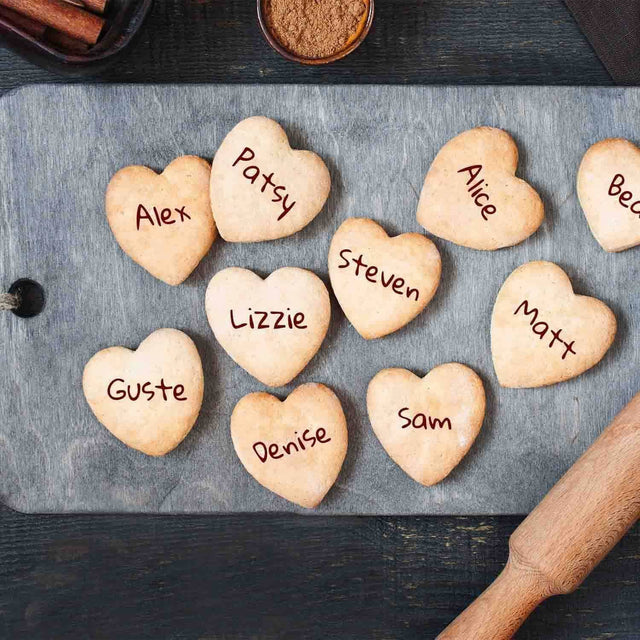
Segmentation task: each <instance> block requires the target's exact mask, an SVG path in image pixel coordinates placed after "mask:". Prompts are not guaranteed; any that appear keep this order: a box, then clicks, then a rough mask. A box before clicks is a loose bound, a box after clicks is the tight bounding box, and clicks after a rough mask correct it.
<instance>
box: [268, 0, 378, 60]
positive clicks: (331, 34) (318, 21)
mask: <svg viewBox="0 0 640 640" xmlns="http://www.w3.org/2000/svg"><path fill="white" fill-rule="evenodd" d="M367 10H368V2H367V1H365V0H263V13H264V18H265V22H266V25H267V28H268V29H269V31H270V32H271V34H272V35H273V37H274V38H275V39H276V40H277V41H278V42H279V43H280V45H281V46H282V47H284V48H285V49H286V50H287V51H289V52H291V53H293V54H294V55H296V56H299V57H300V58H307V59H321V58H330V57H332V56H335V55H336V54H338V53H340V52H341V51H343V50H344V49H346V48H347V47H348V46H349V45H350V44H351V43H352V42H353V41H354V40H355V38H356V37H357V36H358V35H359V33H360V32H361V31H362V28H363V27H364V23H365V20H366V17H367Z"/></svg>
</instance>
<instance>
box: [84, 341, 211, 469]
mask: <svg viewBox="0 0 640 640" xmlns="http://www.w3.org/2000/svg"><path fill="white" fill-rule="evenodd" d="M82 388H83V390H84V395H85V397H86V399H87V402H88V403H89V406H90V407H91V410H92V411H93V413H94V414H95V416H96V418H97V419H98V420H99V421H100V422H101V423H102V424H103V425H104V426H105V427H106V428H107V429H108V430H109V431H110V432H111V433H112V434H113V435H114V436H115V437H116V438H118V439H119V440H121V441H122V442H124V443H125V444H126V445H127V446H129V447H131V448H133V449H137V450H138V451H142V453H146V454H147V455H150V456H162V455H164V454H165V453H168V452H169V451H171V450H172V449H175V447H177V446H178V445H179V444H180V443H181V442H182V440H184V438H185V437H186V436H187V434H188V433H189V431H191V428H192V427H193V425H194V423H195V421H196V419H197V418H198V414H199V413H200V407H201V405H202V396H203V393H204V375H203V373H202V362H201V361H200V356H199V355H198V350H197V349H196V346H195V344H194V343H193V341H192V340H191V338H189V336H187V335H186V334H184V333H182V331H178V330H177V329H158V331H154V332H153V333H152V334H151V335H150V336H149V337H148V338H146V339H145V340H144V341H143V342H142V343H141V344H140V346H139V347H138V349H137V350H136V351H131V350H130V349H126V348H125V347H109V348H108V349H103V350H102V351H99V352H98V353H96V355H94V356H93V358H91V360H89V362H87V365H86V366H85V368H84V374H83V376H82Z"/></svg>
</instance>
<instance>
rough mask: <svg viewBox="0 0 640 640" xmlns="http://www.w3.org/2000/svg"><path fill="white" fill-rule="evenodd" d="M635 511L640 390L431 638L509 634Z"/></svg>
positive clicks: (583, 573) (499, 639)
mask: <svg viewBox="0 0 640 640" xmlns="http://www.w3.org/2000/svg"><path fill="white" fill-rule="evenodd" d="M638 518H640V393H638V394H636V395H635V396H634V397H633V399H632V400H631V402H629V404H628V405H627V406H626V407H625V408H624V409H623V410H622V411H621V412H620V413H619V414H618V415H617V416H616V417H615V419H614V420H613V422H612V423H611V424H610V425H609V426H608V427H607V428H606V429H605V430H604V432H603V433H602V434H601V435H600V437H599V438H598V439H597V440H596V441H595V442H594V443H593V444H592V445H591V447H589V449H587V451H586V452H585V453H584V454H583V455H582V457H581V458H580V459H579V460H578V461H577V462H576V463H575V464H574V465H573V467H571V469H569V471H567V473H566V474H565V475H564V476H563V477H562V478H561V479H560V480H559V482H558V483H557V484H556V485H555V486H554V487H553V488H552V489H551V491H549V493H548V494H547V495H546V496H545V498H544V499H543V500H542V502H541V503H540V504H539V505H538V506H537V507H536V508H535V509H534V510H533V511H532V512H531V513H530V514H529V516H528V517H527V518H526V519H525V520H524V521H523V522H522V524H521V525H520V526H519V527H518V528H517V529H516V530H515V531H514V532H513V534H512V536H511V539H510V540H509V560H508V562H507V565H506V566H505V568H504V569H503V570H502V573H501V574H500V575H499V576H498V577H497V578H496V580H495V582H494V583H493V584H492V585H491V586H490V587H489V588H488V589H487V590H486V591H485V592H484V593H482V594H481V595H480V596H479V597H478V599H477V600H476V601H475V602H473V603H472V604H471V605H470V606H469V607H468V608H467V609H466V610H465V611H463V612H462V614H460V615H459V616H458V617H457V618H456V619H455V620H454V621H453V622H452V623H451V624H450V625H449V626H448V627H447V628H446V629H445V630H444V631H443V632H442V633H441V634H440V635H439V636H438V638H437V640H508V639H509V638H511V637H512V636H513V634H514V633H515V632H516V631H517V630H518V629H519V628H520V626H521V625H522V623H523V622H524V621H525V620H526V619H527V617H528V616H529V614H530V613H531V612H532V611H533V610H534V609H535V608H536V607H537V606H538V605H539V604H540V603H541V602H542V601H543V600H546V599H547V598H548V597H549V596H553V595H559V594H562V593H570V592H571V591H573V590H574V589H577V588H578V587H579V586H580V584H581V583H582V581H583V580H584V579H585V578H586V577H587V576H588V575H589V573H590V572H591V570H592V569H593V568H594V567H595V566H596V565H597V564H598V563H599V562H600V561H601V560H602V559H603V558H604V557H605V556H606V555H607V553H609V551H610V550H611V549H612V548H613V547H614V546H615V545H616V544H617V543H618V541H619V540H620V538H622V536H624V534H625V533H626V532H627V531H628V530H629V529H630V528H631V527H632V526H633V524H634V523H635V522H636V521H637V520H638Z"/></svg>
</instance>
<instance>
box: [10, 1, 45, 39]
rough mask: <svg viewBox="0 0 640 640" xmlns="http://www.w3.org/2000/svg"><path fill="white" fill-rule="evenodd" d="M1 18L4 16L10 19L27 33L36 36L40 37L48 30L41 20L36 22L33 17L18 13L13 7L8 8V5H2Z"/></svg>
mask: <svg viewBox="0 0 640 640" xmlns="http://www.w3.org/2000/svg"><path fill="white" fill-rule="evenodd" d="M0 18H4V19H5V20H8V21H9V22H11V24H13V25H14V26H16V27H19V28H20V29H22V31H24V32H25V33H28V34H29V35H31V36H35V37H36V38H39V37H40V36H42V34H43V33H44V32H45V30H46V28H47V27H46V26H45V25H43V24H42V23H41V22H36V21H35V20H32V19H31V18H27V17H26V16H23V15H22V14H20V13H16V12H15V11H12V10H11V9H7V8H6V7H0Z"/></svg>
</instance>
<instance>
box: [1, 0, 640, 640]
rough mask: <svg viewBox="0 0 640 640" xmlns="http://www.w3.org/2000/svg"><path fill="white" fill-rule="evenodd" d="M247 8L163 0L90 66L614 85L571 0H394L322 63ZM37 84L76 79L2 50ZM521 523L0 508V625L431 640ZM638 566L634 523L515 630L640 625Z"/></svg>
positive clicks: (162, 634) (595, 632) (4, 69)
mask: <svg viewBox="0 0 640 640" xmlns="http://www.w3.org/2000/svg"><path fill="white" fill-rule="evenodd" d="M252 5H253V3H252V2H250V1H248V0H227V1H226V2H218V1H217V0H209V2H200V1H196V0H158V1H157V2H156V4H155V6H154V9H153V13H152V15H151V17H150V20H149V22H148V23H147V25H146V27H145V30H144V33H143V34H142V37H141V38H140V40H139V41H138V43H137V44H136V45H135V48H134V49H133V50H132V52H131V54H130V55H129V56H127V57H126V58H124V59H123V60H122V61H121V62H119V63H118V64H117V65H116V66H115V67H113V68H112V69H111V70H110V71H109V72H107V73H105V74H103V75H102V76H101V77H99V78H95V79H90V81H98V82H100V81H114V82H145V81H147V80H149V81H168V82H172V81H173V82H181V81H183V80H185V81H190V82H216V81H228V82H247V81H255V82H282V81H291V82H327V83H330V82H335V81H338V82H391V83H423V82H424V83H428V82H443V83H458V82H465V83H469V82H472V83H486V82H495V83H500V84H510V83H525V84H526V83H529V84H530V83H533V84H554V83H559V84H609V83H610V79H609V76H608V75H607V73H606V71H605V70H604V68H603V67H602V65H601V64H600V63H599V61H598V59H597V58H596V56H595V54H594V53H593V51H592V49H591V48H590V47H589V45H588V44H587V42H586V39H585V38H584V37H583V35H582V34H581V33H580V31H579V30H578V28H577V27H576V25H575V23H574V22H573V20H572V18H571V16H570V14H569V12H568V11H567V9H566V7H565V6H564V4H563V3H562V2H561V0H540V1H539V2H535V3H534V2H531V1H530V0H511V1H509V0H507V1H503V2H493V1H484V2H477V1H476V0H430V1H426V0H384V1H381V2H379V3H378V7H377V19H376V24H375V27H374V31H373V32H372V34H370V36H369V39H368V40H367V42H366V43H365V44H364V45H363V47H362V48H361V49H359V50H358V52H357V53H356V54H354V55H353V56H351V58H349V59H347V60H344V61H343V62H341V63H339V64H338V65H335V66H333V67H330V68H326V69H325V68H323V69H305V68H302V67H296V66H295V65H292V64H290V63H287V62H285V61H282V60H280V59H279V58H278V57H277V56H276V54H274V53H272V52H271V51H270V49H269V48H268V47H267V45H266V43H264V42H262V39H261V36H260V34H259V33H258V30H257V26H256V25H255V24H254V23H252V22H251V21H250V20H252V18H253V15H252V12H253V7H252ZM416 9H419V14H416ZM416 15H419V18H418V20H416ZM43 81H47V82H60V81H65V80H64V79H62V78H60V77H58V76H55V75H53V74H51V73H49V72H47V71H44V70H41V69H39V68H37V67H36V66H34V65H32V64H31V63H29V62H26V61H24V60H23V59H21V58H19V57H18V56H17V55H16V54H14V53H13V52H11V51H7V50H4V49H3V50H0V91H7V90H9V89H12V88H14V87H17V86H19V85H21V84H24V83H33V82H43ZM519 521H520V520H519V519H518V518H514V517H499V518H496V517H493V518H314V519H300V518H295V517H291V516H288V517H284V516H250V517H248V516H234V517H226V516H225V517H219V516H218V517H175V516H164V517H157V516H153V517H149V516H104V517H96V516H74V517H59V516H33V517H32V516H22V515H20V514H16V513H13V512H10V511H0V636H1V637H7V638H14V637H16V638H21V637H28V638H30V639H33V640H38V639H39V638H43V639H46V640H50V639H51V638H52V637H55V638H78V637H93V638H108V639H111V638H113V637H118V638H121V639H122V640H127V639H128V638H132V639H135V640H142V639H144V638H147V637H148V638H154V640H156V639H157V638H163V639H169V640H174V639H176V640H177V639H180V640H183V639H186V638H189V639H191V638H208V639H213V638H215V639H216V640H230V639H233V640H249V639H252V640H253V639H255V638H265V639H270V638H274V639H275V638H278V639H283V640H288V638H292V639H293V640H300V638H302V637H304V638H309V639H311V640H314V639H315V638H321V639H322V640H326V638H327V637H331V638H336V639H337V640H342V639H344V640H351V639H353V638H357V639H360V638H363V637H366V638H372V639H374V640H387V639H389V640H390V639H392V638H393V639H394V640H396V639H397V640H411V639H414V638H415V639H418V638H419V639H421V640H423V639H425V638H430V637H435V635H436V634H437V633H439V632H440V631H441V630H442V629H443V628H444V626H445V625H446V624H447V623H448V622H449V621H451V620H452V619H453V618H454V617H455V616H456V615H457V614H458V613H459V612H460V611H461V610H462V609H463V608H464V607H465V606H466V605H467V604H469V603H470V602H471V600H473V598H474V597H475V596H477V595H478V594H479V593H480V592H481V591H482V590H483V589H484V588H485V587H486V586H487V585H488V584H489V583H490V582H491V580H493V578H494V577H495V576H496V575H497V573H498V572H499V571H500V568H501V567H502V566H503V564H504V562H505V560H506V557H507V543H506V541H507V538H508V536H509V535H510V534H511V533H512V531H513V530H514V529H515V528H516V526H517V525H518V523H519ZM639 573H640V528H639V527H637V526H636V527H635V528H634V529H633V530H632V531H631V532H630V533H629V534H628V535H627V536H626V537H625V538H624V539H623V540H622V542H621V543H620V544H619V545H618V546H617V547H616V548H615V549H614V550H613V551H612V553H611V554H610V555H609V556H608V557H607V559H606V561H605V562H604V563H603V564H602V565H600V567H598V568H597V569H596V571H595V572H594V573H593V574H592V575H591V576H590V577H589V579H588V580H587V581H586V582H585V583H584V584H583V586H582V587H580V588H579V589H578V590H577V591H576V592H575V593H574V594H572V595H571V596H568V597H564V598H554V599H551V600H549V601H547V602H545V603H543V604H542V605H541V606H540V607H539V608H538V610H537V611H536V613H535V614H534V615H533V616H532V617H531V618H530V619H529V620H528V621H527V622H526V623H525V625H524V627H523V628H522V629H521V630H520V632H519V634H518V636H517V638H518V640H540V638H545V639H549V640H610V639H614V640H640V631H639V629H640V604H639V603H640V582H639V580H638V574H639ZM314 602H319V603H320V605H321V606H319V607H317V608H313V607H309V606H308V603H314Z"/></svg>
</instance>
